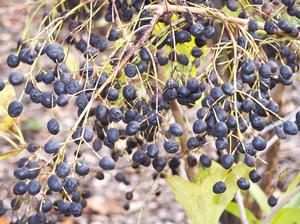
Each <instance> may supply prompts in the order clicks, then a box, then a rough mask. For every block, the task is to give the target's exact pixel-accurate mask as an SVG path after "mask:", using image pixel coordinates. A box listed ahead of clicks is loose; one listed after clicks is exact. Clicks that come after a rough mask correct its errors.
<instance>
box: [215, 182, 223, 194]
mask: <svg viewBox="0 0 300 224" xmlns="http://www.w3.org/2000/svg"><path fill="white" fill-rule="evenodd" d="M212 190H213V192H214V193H215V194H221V193H224V192H225V191H226V184H225V183H224V182H223V181H218V182H216V183H215V184H214V185H213V189H212Z"/></svg>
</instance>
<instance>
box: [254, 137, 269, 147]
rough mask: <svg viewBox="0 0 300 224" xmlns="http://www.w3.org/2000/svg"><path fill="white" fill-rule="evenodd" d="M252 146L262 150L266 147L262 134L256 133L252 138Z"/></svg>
mask: <svg viewBox="0 0 300 224" xmlns="http://www.w3.org/2000/svg"><path fill="white" fill-rule="evenodd" d="M252 146H253V148H254V149H256V150H257V151H262V150H264V149H265V148H266V147H267V142H266V140H265V139H264V138H263V137H262V136H260V135H258V136H255V137H254V138H253V140H252Z"/></svg>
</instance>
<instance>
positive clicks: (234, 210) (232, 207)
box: [226, 202, 259, 224]
mask: <svg viewBox="0 0 300 224" xmlns="http://www.w3.org/2000/svg"><path fill="white" fill-rule="evenodd" d="M226 211H227V212H229V213H230V214H232V215H234V216H236V217H238V218H240V210H239V206H238V204H237V203H235V202H230V203H229V204H228V205H227V207H226ZM245 212H246V217H247V220H248V221H249V222H250V223H255V224H258V223H259V222H258V220H257V218H256V217H255V216H254V215H253V213H252V212H251V211H250V210H249V209H247V208H245Z"/></svg>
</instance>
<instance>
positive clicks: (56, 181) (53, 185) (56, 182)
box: [47, 175, 63, 192]
mask: <svg viewBox="0 0 300 224" xmlns="http://www.w3.org/2000/svg"><path fill="white" fill-rule="evenodd" d="M47 184H48V187H49V189H50V190H51V191H54V192H59V191H61V190H62V187H63V185H62V182H61V180H60V178H59V177H58V176H56V175H52V176H50V177H49V178H48V181H47Z"/></svg>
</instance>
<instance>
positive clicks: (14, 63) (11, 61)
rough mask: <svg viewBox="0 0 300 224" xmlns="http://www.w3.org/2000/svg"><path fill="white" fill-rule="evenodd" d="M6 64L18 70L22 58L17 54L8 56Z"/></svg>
mask: <svg viewBox="0 0 300 224" xmlns="http://www.w3.org/2000/svg"><path fill="white" fill-rule="evenodd" d="M6 63H7V65H8V66H9V67H11V68H16V67H18V65H19V64H20V58H19V57H18V56H17V55H15V54H10V55H8V57H7V59H6Z"/></svg>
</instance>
